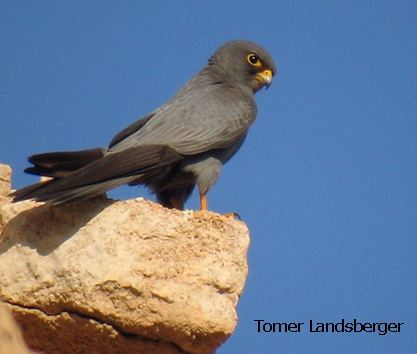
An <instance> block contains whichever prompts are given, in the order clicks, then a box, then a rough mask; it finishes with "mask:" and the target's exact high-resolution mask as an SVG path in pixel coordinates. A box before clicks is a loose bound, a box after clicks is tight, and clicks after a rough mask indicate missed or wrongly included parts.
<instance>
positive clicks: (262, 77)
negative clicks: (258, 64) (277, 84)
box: [256, 69, 273, 88]
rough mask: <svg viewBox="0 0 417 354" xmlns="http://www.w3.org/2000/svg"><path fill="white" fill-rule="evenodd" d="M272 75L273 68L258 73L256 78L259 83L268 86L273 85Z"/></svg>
mask: <svg viewBox="0 0 417 354" xmlns="http://www.w3.org/2000/svg"><path fill="white" fill-rule="evenodd" d="M272 75H273V74H272V70H270V69H266V70H264V71H261V72H260V73H258V74H256V79H257V80H258V82H259V83H261V85H262V86H265V87H266V88H268V87H269V86H271V83H272Z"/></svg>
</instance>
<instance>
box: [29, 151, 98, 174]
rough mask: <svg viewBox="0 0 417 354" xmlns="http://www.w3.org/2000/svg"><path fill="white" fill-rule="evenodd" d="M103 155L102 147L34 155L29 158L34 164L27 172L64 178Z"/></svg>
mask: <svg viewBox="0 0 417 354" xmlns="http://www.w3.org/2000/svg"><path fill="white" fill-rule="evenodd" d="M103 155H104V150H103V149H102V148H96V149H90V150H82V151H59V152H48V153H44V154H38V155H33V156H30V157H29V159H28V160H29V162H30V163H32V164H33V166H31V167H28V168H26V169H25V172H26V173H29V174H32V175H38V176H48V177H54V178H62V177H66V176H68V175H70V174H71V173H73V172H74V171H76V170H78V169H80V168H82V167H84V166H86V165H88V164H90V163H92V162H93V161H96V160H98V159H100V158H102V157H103Z"/></svg>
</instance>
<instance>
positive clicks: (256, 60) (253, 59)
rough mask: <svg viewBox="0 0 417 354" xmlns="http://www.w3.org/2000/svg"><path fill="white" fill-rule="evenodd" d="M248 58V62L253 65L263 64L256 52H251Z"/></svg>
mask: <svg viewBox="0 0 417 354" xmlns="http://www.w3.org/2000/svg"><path fill="white" fill-rule="evenodd" d="M246 59H247V60H248V63H249V64H250V65H252V66H255V67H257V68H258V67H260V66H261V65H262V63H261V59H259V57H258V56H257V55H256V54H255V53H251V54H249V55H248V56H247V57H246Z"/></svg>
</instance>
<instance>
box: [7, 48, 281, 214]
mask: <svg viewBox="0 0 417 354" xmlns="http://www.w3.org/2000/svg"><path fill="white" fill-rule="evenodd" d="M275 72H276V68H275V64H274V61H273V59H272V57H271V55H270V54H268V52H267V51H266V50H265V49H263V48H262V47H260V46H259V45H257V44H255V43H253V42H250V41H243V40H238V41H230V42H226V43H225V44H223V45H222V46H220V47H219V48H218V49H217V50H216V52H215V53H214V54H213V55H212V57H211V58H210V59H209V61H208V64H207V66H206V67H204V68H203V69H202V70H201V71H200V72H198V73H197V74H196V75H195V76H194V77H193V78H192V79H191V80H189V81H188V82H187V83H186V84H185V85H184V86H183V87H182V88H181V89H180V90H179V91H178V92H177V93H176V94H175V96H174V97H173V98H171V99H170V100H169V101H168V102H167V103H165V104H164V105H162V106H161V107H159V108H157V109H156V110H154V111H153V112H151V113H150V114H148V115H147V116H145V117H144V118H142V119H140V120H138V121H136V122H134V123H133V124H131V125H130V126H128V127H127V128H125V129H123V130H122V131H121V132H119V133H118V134H117V135H116V136H115V137H114V138H113V140H112V141H111V142H110V145H109V146H108V148H94V149H89V150H82V151H62V152H50V153H44V154H38V155H33V156H31V157H29V158H28V161H29V162H30V163H31V164H32V166H31V167H28V168H27V169H25V172H27V173H29V174H34V175H40V176H47V177H52V178H51V179H49V180H47V181H42V182H39V183H36V184H33V185H30V186H27V187H25V188H22V189H19V190H17V191H15V192H14V193H12V197H13V201H14V202H18V201H22V200H27V199H33V200H36V201H44V202H49V203H51V204H63V203H69V202H72V201H74V200H78V199H83V198H90V197H93V196H97V195H100V194H103V193H105V192H106V191H108V190H110V189H113V188H115V187H118V186H121V185H124V184H127V185H130V186H133V185H139V184H140V185H145V186H146V187H148V188H149V189H150V190H151V191H152V192H153V193H154V194H155V195H156V198H157V200H158V202H160V203H161V204H162V205H163V206H165V207H168V208H176V209H181V210H182V209H183V208H184V204H185V202H186V201H187V199H188V198H189V197H190V195H191V193H192V191H193V189H194V187H195V186H197V188H198V191H199V195H200V209H201V210H207V209H208V206H207V192H208V191H209V189H210V188H211V187H212V186H213V184H214V183H215V182H216V180H217V178H218V177H219V174H220V171H221V168H222V166H223V165H224V164H225V163H226V162H227V161H228V160H229V159H230V158H231V157H232V156H233V155H234V154H235V153H236V152H237V151H238V150H239V148H240V147H241V145H242V143H243V141H244V140H245V137H246V135H247V133H248V130H249V128H250V126H251V125H252V123H253V121H254V120H255V117H256V110H257V108H256V103H255V100H254V94H255V93H256V92H257V91H259V90H260V89H261V88H263V87H269V86H270V84H271V82H272V78H273V76H274V74H275Z"/></svg>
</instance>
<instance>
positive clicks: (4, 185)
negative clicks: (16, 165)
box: [0, 164, 12, 203]
mask: <svg viewBox="0 0 417 354" xmlns="http://www.w3.org/2000/svg"><path fill="white" fill-rule="evenodd" d="M11 176H12V169H11V168H10V166H7V165H2V164H0V203H4V202H5V201H7V199H8V198H7V196H8V195H9V193H10V179H11Z"/></svg>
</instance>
